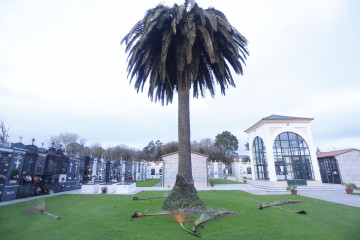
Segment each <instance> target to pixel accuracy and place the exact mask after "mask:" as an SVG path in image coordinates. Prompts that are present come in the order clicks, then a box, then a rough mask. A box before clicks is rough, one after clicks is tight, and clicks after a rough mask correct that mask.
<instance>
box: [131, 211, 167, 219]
mask: <svg viewBox="0 0 360 240" xmlns="http://www.w3.org/2000/svg"><path fill="white" fill-rule="evenodd" d="M169 214H170V213H169V212H158V213H146V212H144V213H141V212H134V214H133V215H132V216H131V218H139V217H147V216H159V215H169Z"/></svg>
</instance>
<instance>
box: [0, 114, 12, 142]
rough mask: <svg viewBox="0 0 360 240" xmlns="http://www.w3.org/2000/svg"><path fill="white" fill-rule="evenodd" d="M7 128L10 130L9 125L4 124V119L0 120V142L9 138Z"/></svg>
mask: <svg viewBox="0 0 360 240" xmlns="http://www.w3.org/2000/svg"><path fill="white" fill-rule="evenodd" d="M9 130H10V125H9V124H6V122H5V121H4V120H1V121H0V141H1V142H3V143H4V142H7V140H8V138H9V134H8V133H9Z"/></svg>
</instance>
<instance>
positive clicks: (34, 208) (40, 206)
mask: <svg viewBox="0 0 360 240" xmlns="http://www.w3.org/2000/svg"><path fill="white" fill-rule="evenodd" d="M27 213H28V214H38V213H45V214H47V215H49V216H52V217H54V218H56V219H60V217H58V216H55V215H54V214H51V213H49V212H47V211H45V202H44V200H38V201H36V202H33V203H31V204H30V205H29V209H28V211H27Z"/></svg>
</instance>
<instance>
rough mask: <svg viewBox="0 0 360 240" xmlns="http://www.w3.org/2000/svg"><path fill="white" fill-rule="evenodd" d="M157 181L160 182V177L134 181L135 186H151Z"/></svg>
mask: <svg viewBox="0 0 360 240" xmlns="http://www.w3.org/2000/svg"><path fill="white" fill-rule="evenodd" d="M159 182H161V179H146V180H145V181H144V180H139V181H137V182H136V186H137V187H153V186H155V185H156V184H158V183H159Z"/></svg>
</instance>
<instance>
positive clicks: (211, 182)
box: [209, 179, 215, 188]
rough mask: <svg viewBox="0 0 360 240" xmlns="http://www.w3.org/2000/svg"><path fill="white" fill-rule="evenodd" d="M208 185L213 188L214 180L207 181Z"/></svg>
mask: <svg viewBox="0 0 360 240" xmlns="http://www.w3.org/2000/svg"><path fill="white" fill-rule="evenodd" d="M209 184H210V186H211V188H213V187H214V186H215V180H214V179H209Z"/></svg>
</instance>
